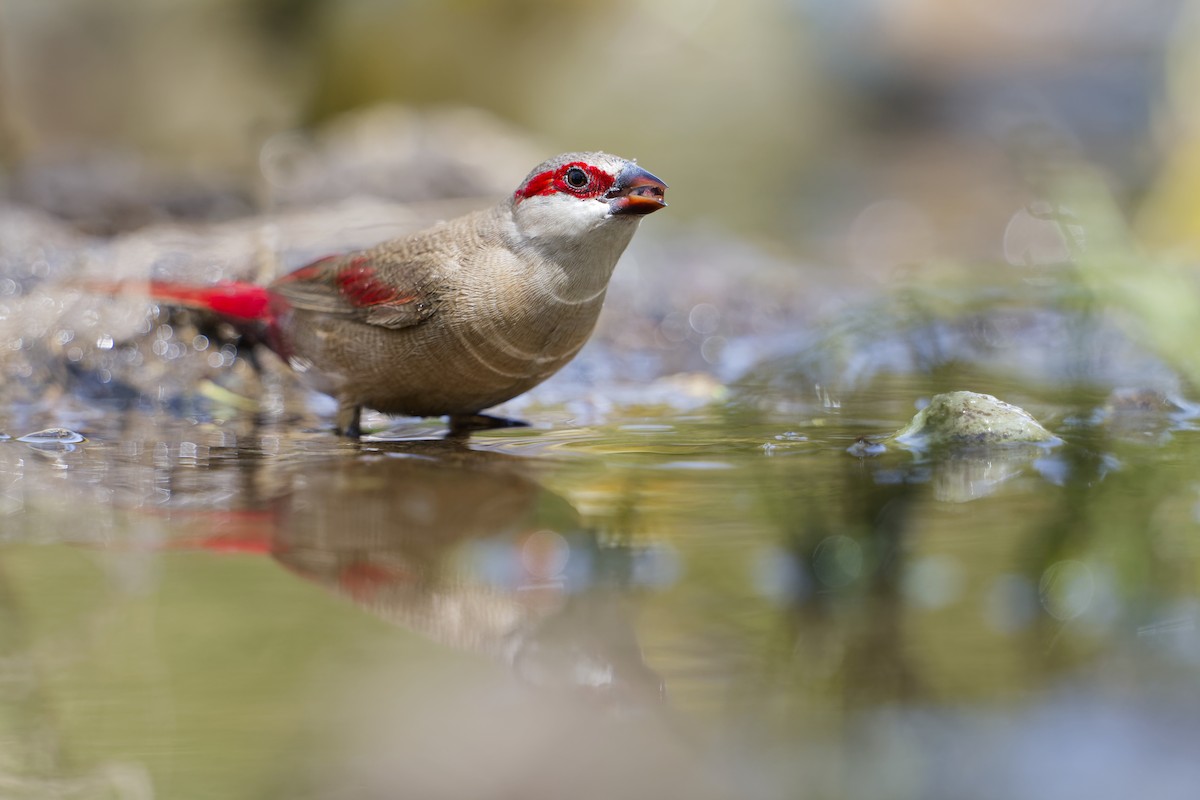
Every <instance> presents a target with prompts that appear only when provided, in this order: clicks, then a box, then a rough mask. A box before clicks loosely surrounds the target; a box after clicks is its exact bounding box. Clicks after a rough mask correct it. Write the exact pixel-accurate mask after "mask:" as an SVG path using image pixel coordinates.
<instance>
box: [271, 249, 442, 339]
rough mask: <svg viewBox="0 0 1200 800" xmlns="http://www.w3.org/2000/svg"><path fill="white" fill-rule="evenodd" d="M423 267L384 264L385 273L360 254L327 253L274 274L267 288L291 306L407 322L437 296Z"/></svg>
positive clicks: (428, 312)
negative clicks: (394, 276) (315, 259)
mask: <svg viewBox="0 0 1200 800" xmlns="http://www.w3.org/2000/svg"><path fill="white" fill-rule="evenodd" d="M426 272H427V270H426V269H422V265H420V264H419V263H413V264H412V265H411V266H409V265H404V266H402V267H401V268H400V269H395V268H392V269H389V270H388V275H389V278H388V279H385V278H383V277H382V276H381V275H380V274H379V271H378V270H377V269H376V267H375V266H374V264H373V263H372V261H371V259H370V258H368V257H367V256H365V255H356V256H330V257H329V258H323V259H321V260H320V261H315V262H313V263H312V264H309V265H308V266H306V267H301V268H300V269H298V270H296V271H295V272H291V273H289V274H287V275H284V276H283V277H282V278H279V279H278V280H276V281H275V282H274V283H272V284H271V286H270V293H271V294H272V295H273V296H274V297H275V298H278V299H280V300H282V301H284V302H285V303H286V304H287V305H288V306H290V307H292V308H296V309H303V310H306V311H316V312H320V313H324V314H333V315H337V316H345V317H351V318H354V319H357V320H359V321H360V322H364V323H366V324H368V325H378V326H380V327H383V328H393V329H399V328H407V327H410V326H412V325H417V324H420V323H421V322H424V321H425V320H426V319H428V318H429V317H431V316H432V315H433V313H434V311H435V306H436V298H435V297H434V296H433V295H432V293H431V292H430V291H429V290H428V289H427V288H426V285H427V281H426V280H424V278H425V273H426ZM393 275H399V276H401V279H400V280H395V279H393V278H391V276H393Z"/></svg>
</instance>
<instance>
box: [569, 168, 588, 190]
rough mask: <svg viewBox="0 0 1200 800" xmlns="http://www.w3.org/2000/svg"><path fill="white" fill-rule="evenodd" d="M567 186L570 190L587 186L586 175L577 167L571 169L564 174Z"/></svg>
mask: <svg viewBox="0 0 1200 800" xmlns="http://www.w3.org/2000/svg"><path fill="white" fill-rule="evenodd" d="M566 178H567V185H568V186H570V187H571V188H572V189H582V188H583V187H585V186H587V185H588V174H587V173H586V172H584V171H583V170H581V169H580V168H579V167H571V168H570V169H569V170H567V174H566Z"/></svg>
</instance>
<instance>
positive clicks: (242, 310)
mask: <svg viewBox="0 0 1200 800" xmlns="http://www.w3.org/2000/svg"><path fill="white" fill-rule="evenodd" d="M150 296H151V297H153V298H154V299H155V300H158V301H160V302H163V303H175V304H178V305H181V306H190V307H192V308H204V309H208V310H209V311H215V312H216V313H218V314H223V315H224V316H227V317H232V318H234V319H242V320H259V319H266V318H267V316H268V311H267V306H268V298H267V287H265V286H259V285H258V284H254V283H242V282H240V281H225V282H222V283H216V284H213V285H212V286H191V285H188V284H182V283H169V282H165V281H151V282H150Z"/></svg>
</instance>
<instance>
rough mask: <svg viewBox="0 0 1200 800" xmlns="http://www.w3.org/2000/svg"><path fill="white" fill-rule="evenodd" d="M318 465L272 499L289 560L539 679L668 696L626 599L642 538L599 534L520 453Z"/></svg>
mask: <svg viewBox="0 0 1200 800" xmlns="http://www.w3.org/2000/svg"><path fill="white" fill-rule="evenodd" d="M314 467H315V468H314V469H311V470H308V471H305V472H303V473H300V474H297V475H295V476H293V479H292V486H293V487H294V489H293V491H292V492H291V493H289V494H288V495H286V496H285V497H284V498H283V499H282V500H281V501H279V502H278V503H277V505H276V513H275V516H276V519H275V523H276V524H275V525H274V535H273V538H272V542H271V554H272V556H273V557H274V558H275V559H276V560H278V561H279V563H281V564H282V565H284V566H285V567H287V568H288V569H289V570H291V571H292V572H294V573H296V574H297V575H300V576H302V577H304V578H306V579H308V580H311V581H313V582H314V583H317V584H318V585H320V586H322V587H324V588H326V589H328V590H329V591H331V592H333V593H335V594H337V595H339V596H341V597H344V598H346V599H348V600H350V601H351V602H353V603H354V604H356V605H357V606H359V607H360V608H362V609H364V610H366V611H368V612H370V613H372V614H374V615H376V616H378V617H380V618H382V619H384V620H387V621H388V622H391V623H393V624H396V625H399V626H401V627H403V628H407V629H409V630H412V631H415V632H417V633H420V634H421V635H423V636H425V637H427V638H429V639H431V640H433V641H436V642H439V643H441V644H444V645H447V646H449V647H453V648H456V649H461V650H466V651H471V652H478V653H483V654H486V655H488V656H491V657H493V658H497V659H499V660H502V661H504V662H506V663H508V664H510V665H511V666H512V668H513V670H514V671H515V673H516V674H517V675H518V676H519V677H520V678H521V679H523V680H525V681H526V682H528V683H530V684H532V685H534V686H537V687H539V688H543V689H549V690H556V691H564V690H565V691H570V692H572V693H575V694H582V695H585V696H587V697H589V698H594V699H596V700H598V701H601V702H604V703H612V704H615V705H619V706H626V705H631V706H641V705H646V704H650V703H655V702H657V701H659V700H660V699H661V698H662V696H663V685H662V680H661V678H660V677H659V676H658V675H657V674H656V673H655V672H653V671H652V670H651V669H650V668H649V667H647V666H646V664H645V662H644V661H643V659H642V655H641V649H640V647H639V645H638V642H637V639H636V637H635V634H634V631H633V628H632V625H631V623H630V620H629V617H628V614H627V611H626V610H625V608H624V594H623V591H622V590H623V589H625V588H628V586H629V584H630V582H631V580H632V575H633V574H634V571H635V569H634V568H635V561H636V560H637V558H638V557H639V553H638V551H637V550H635V549H633V548H630V547H620V546H616V547H614V546H607V545H606V546H601V545H600V544H599V542H598V541H597V538H596V536H595V534H594V533H592V532H589V531H586V530H585V529H584V528H583V527H582V526H581V524H580V520H579V516H578V514H577V512H576V511H575V510H574V509H573V508H572V507H571V506H570V505H569V504H568V503H567V502H566V501H565V500H564V499H563V498H561V497H560V496H558V495H556V494H554V493H552V492H549V491H547V490H546V489H545V488H544V487H542V486H541V485H540V484H539V483H538V482H537V481H536V480H534V479H533V477H531V476H530V474H529V472H528V469H527V465H526V464H525V463H524V460H523V459H518V458H514V457H509V456H504V455H501V454H497V453H491V452H483V451H474V450H470V449H467V448H466V447H464V446H463V445H462V444H459V443H456V442H453V441H425V442H406V443H405V444H404V445H403V447H402V449H394V450H381V451H378V452H375V453H363V454H360V455H358V456H356V457H354V458H350V459H346V460H344V461H341V462H335V463H334V464H332V465H331V464H328V463H319V464H315V465H314Z"/></svg>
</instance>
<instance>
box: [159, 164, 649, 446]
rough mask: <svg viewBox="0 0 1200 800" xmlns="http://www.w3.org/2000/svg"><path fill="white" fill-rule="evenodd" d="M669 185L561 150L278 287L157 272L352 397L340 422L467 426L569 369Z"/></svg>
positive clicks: (172, 299)
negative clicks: (383, 419)
mask: <svg viewBox="0 0 1200 800" xmlns="http://www.w3.org/2000/svg"><path fill="white" fill-rule="evenodd" d="M666 189H667V184H665V183H664V182H663V181H662V180H660V179H659V178H657V177H655V176H654V175H653V174H651V173H650V172H647V171H646V170H645V169H643V168H642V167H641V166H639V165H638V164H637V163H636V162H635V161H632V160H627V159H624V158H620V157H618V156H614V155H610V154H608V153H603V152H574V153H564V154H562V155H559V156H556V157H554V158H551V159H548V160H547V161H544V162H543V163H541V164H539V165H538V166H536V167H534V168H533V170H532V171H530V173H529V174H528V175H527V176H526V177H525V179H524V180H523V181H522V182H521V183H520V185H519V186H518V187H517V188H516V190H515V191H514V192H513V193H512V194H511V195H509V196H508V197H506V198H504V199H502V200H501V201H500V202H499V203H498V204H496V205H495V206H493V207H491V208H488V209H483V210H479V211H474V212H471V213H468V214H466V215H465V216H462V217H458V218H456V219H452V220H448V221H445V222H441V223H439V224H437V225H435V226H433V227H432V228H428V229H426V230H422V231H419V232H416V233H412V234H409V235H407V236H403V237H400V238H396V239H391V240H388V241H384V242H382V243H380V244H378V245H375V246H374V247H370V248H368V249H365V250H360V251H355V252H350V253H345V254H340V255H333V256H327V257H325V258H321V259H319V260H317V261H315V262H313V263H311V264H308V265H307V266H303V267H300V268H299V269H297V270H295V271H293V272H290V273H288V274H285V275H283V276H281V277H279V278H277V279H275V280H274V281H272V282H271V283H268V284H266V285H262V284H257V283H251V282H242V281H223V282H219V283H215V284H210V285H190V284H185V283H177V282H169V281H158V280H152V281H150V283H149V286H148V292H149V295H150V297H151V298H152V299H153V300H154V301H155V302H157V303H160V304H163V305H176V306H183V307H187V308H193V309H202V310H205V311H208V312H212V313H214V314H216V315H217V316H218V317H220V318H221V319H223V320H225V321H227V322H229V323H230V324H232V325H233V327H234V328H235V329H236V330H237V331H238V332H239V334H241V335H242V336H243V337H244V338H245V340H246V341H248V342H251V343H255V344H261V345H265V346H266V347H267V348H268V349H270V350H271V351H273V352H274V353H275V354H276V355H278V356H279V357H280V358H281V359H282V360H283V361H284V362H285V363H286V364H287V365H288V366H289V367H290V368H291V370H292V371H293V372H294V373H295V374H296V375H297V376H299V379H300V381H301V382H302V383H303V384H305V385H307V386H309V387H310V388H312V389H315V390H317V391H319V392H322V393H324V394H327V395H330V396H332V397H333V398H335V399H336V400H337V403H338V410H337V413H336V418H335V429H336V431H337V432H338V433H339V434H341V435H343V436H346V437H350V438H359V437H361V435H362V425H361V419H362V411H363V409H364V408H370V409H374V410H376V411H378V412H381V413H384V414H389V415H404V416H415V417H449V424H450V429H451V432H462V431H470V430H475V429H479V428H486V427H495V426H499V425H503V424H505V423H508V422H510V421H508V420H504V419H502V418H498V417H493V416H490V415H486V414H484V413H483V412H484V411H485V410H487V409H489V408H491V407H492V406H495V405H498V404H500V403H503V402H505V401H507V400H510V399H512V398H514V397H516V396H518V395H520V394H522V393H524V392H526V391H528V390H529V389H531V388H533V387H534V386H536V385H538V384H539V383H541V382H542V381H544V380H546V379H547V378H549V377H550V376H551V375H553V374H554V373H556V372H557V371H558V370H559V369H561V368H562V367H563V366H564V365H565V364H567V363H568V362H569V361H570V360H571V359H572V358H573V357H574V356H575V354H576V353H578V352H579V350H580V349H581V348H582V347H583V345H584V343H585V342H586V341H587V340H588V338H589V336H590V335H591V333H592V330H593V329H594V327H595V325H596V320H597V317H598V316H599V314H600V309H601V306H602V304H603V302H604V296H605V292H606V291H607V288H608V284H609V279H610V278H611V276H612V274H613V270H614V268H615V267H616V264H617V261H618V259H619V258H620V257H621V254H622V253H623V252H624V251H625V248H626V246H627V245H628V244H629V242H630V240H631V239H632V237H633V235H634V233H635V232H636V231H637V229H638V226H639V223H640V222H641V220H642V218H643V217H645V216H646V215H647V214H650V213H653V212H655V211H658V210H659V209H661V208H663V207H665V206H666V200H665V192H666Z"/></svg>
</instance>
